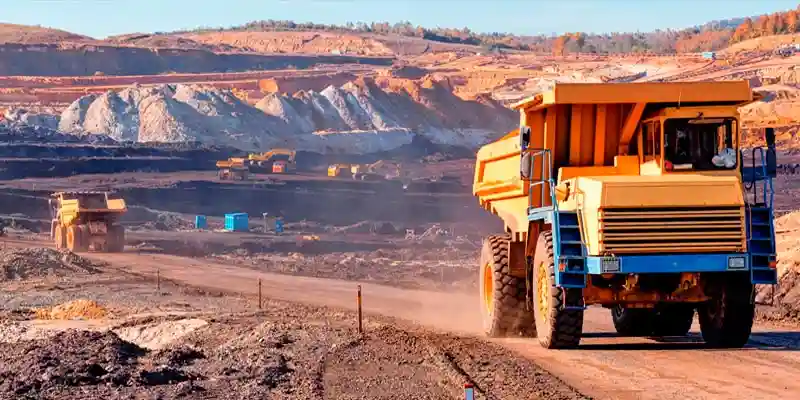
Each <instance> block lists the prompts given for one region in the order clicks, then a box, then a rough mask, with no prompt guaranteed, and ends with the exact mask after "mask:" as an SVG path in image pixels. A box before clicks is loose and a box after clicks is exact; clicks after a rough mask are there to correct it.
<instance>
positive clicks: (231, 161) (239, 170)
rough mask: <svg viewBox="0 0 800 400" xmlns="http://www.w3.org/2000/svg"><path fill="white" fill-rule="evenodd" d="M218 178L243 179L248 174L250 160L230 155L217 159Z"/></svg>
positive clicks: (225, 179)
mask: <svg viewBox="0 0 800 400" xmlns="http://www.w3.org/2000/svg"><path fill="white" fill-rule="evenodd" d="M217 169H218V170H219V171H218V175H219V179H220V180H223V181H235V180H242V181H245V180H247V178H248V177H249V176H250V162H249V160H247V159H246V158H243V157H231V158H228V159H227V160H221V161H217Z"/></svg>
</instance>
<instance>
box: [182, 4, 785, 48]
mask: <svg viewBox="0 0 800 400" xmlns="http://www.w3.org/2000/svg"><path fill="white" fill-rule="evenodd" d="M799 16H800V6H798V8H797V9H796V10H789V11H786V12H777V13H773V14H770V15H762V16H759V17H756V18H733V19H726V20H718V21H711V22H709V23H706V24H704V25H701V26H695V27H691V28H687V29H678V30H673V29H667V30H656V31H653V32H613V33H606V34H587V33H584V32H574V33H566V34H563V35H560V36H555V37H554V36H548V35H535V36H523V35H514V34H511V33H504V32H491V33H478V32H473V31H471V30H470V29H469V28H466V27H465V28H425V27H422V26H419V25H413V24H412V23H410V22H408V21H404V22H398V23H395V24H390V23H388V22H372V23H369V24H368V23H364V22H348V23H347V24H345V25H328V24H316V23H312V22H304V23H297V22H294V21H286V20H271V19H269V20H261V21H253V22H249V23H246V24H244V25H238V26H232V27H229V28H206V27H203V28H198V29H195V30H192V31H180V32H173V33H187V32H192V33H204V32H224V31H258V32H263V31H323V32H355V33H372V34H377V35H400V36H405V37H416V38H421V39H428V40H433V41H437V42H445V43H457V44H468V45H477V46H483V47H485V48H486V49H487V50H496V49H509V50H524V51H534V52H539V53H554V54H562V55H563V54H568V53H596V54H623V53H667V54H670V53H687V52H700V51H713V50H718V49H722V48H724V47H727V46H728V45H730V44H732V43H736V42H740V41H743V40H747V39H752V38H756V37H761V36H769V35H778V34H789V33H796V32H800V26H798V17H799Z"/></svg>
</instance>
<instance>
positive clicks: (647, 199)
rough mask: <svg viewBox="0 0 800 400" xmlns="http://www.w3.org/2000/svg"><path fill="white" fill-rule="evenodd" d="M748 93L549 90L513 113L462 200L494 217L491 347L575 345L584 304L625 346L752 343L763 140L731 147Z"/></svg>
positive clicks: (597, 87) (762, 260)
mask: <svg viewBox="0 0 800 400" xmlns="http://www.w3.org/2000/svg"><path fill="white" fill-rule="evenodd" d="M756 96H758V95H757V93H753V92H752V91H751V90H750V87H749V84H748V83H747V82H745V81H727V82H691V83H686V82H682V83H611V84H556V85H555V87H554V89H553V90H552V91H549V92H546V93H542V94H539V95H536V96H533V97H531V98H528V99H525V100H523V101H520V102H518V103H516V104H514V105H513V108H514V109H516V110H519V112H520V127H519V129H517V130H515V131H513V132H510V133H508V134H507V135H506V136H504V137H502V138H500V139H499V140H497V141H495V142H493V143H489V144H487V145H485V146H483V147H482V148H481V149H480V150H479V151H478V154H477V163H476V166H475V180H474V185H473V193H474V194H475V195H476V196H477V197H478V199H479V201H480V204H481V206H483V207H484V208H485V209H486V210H488V211H490V212H491V213H493V214H494V215H497V216H498V217H500V218H501V219H502V220H503V223H504V228H505V229H504V230H505V232H503V233H500V234H497V235H492V236H489V237H488V238H486V239H485V240H484V242H483V248H482V251H481V256H480V265H479V268H480V272H479V285H478V286H479V295H480V310H481V314H482V317H483V318H482V319H483V325H484V330H485V332H486V334H488V335H489V336H493V337H496V336H509V335H523V336H536V337H538V341H539V343H540V344H541V345H542V346H543V347H545V348H551V349H553V348H572V347H576V346H577V345H578V344H579V342H580V340H581V334H582V327H583V314H584V310H585V309H586V308H587V307H588V306H592V305H599V306H602V307H605V308H607V309H609V310H610V312H609V313H610V317H611V318H612V320H613V323H614V327H615V328H616V331H617V332H618V334H620V335H624V336H648V337H659V336H683V335H686V334H687V333H688V332H689V329H690V327H691V325H692V320H693V318H694V315H695V313H697V315H698V319H699V322H700V329H701V333H702V337H703V339H704V340H705V342H706V343H707V345H708V346H712V347H741V346H743V345H744V344H745V343H746V342H747V341H748V338H749V336H750V332H751V328H752V324H753V316H754V311H755V301H754V285H756V284H775V283H776V280H777V272H776V269H775V264H776V262H775V260H776V254H775V229H774V226H773V206H772V203H773V193H774V192H773V186H772V179H773V178H774V176H775V166H776V160H775V155H776V153H775V135H774V133H773V132H772V130H771V129H767V130H766V131H765V137H766V143H767V147H766V148H763V147H757V148H751V149H740V148H739V146H740V143H739V138H740V128H741V123H740V119H739V114H738V111H737V109H738V107H741V106H742V105H744V104H747V103H749V102H752V101H754V99H755V98H756Z"/></svg>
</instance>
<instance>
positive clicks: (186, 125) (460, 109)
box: [59, 79, 516, 153]
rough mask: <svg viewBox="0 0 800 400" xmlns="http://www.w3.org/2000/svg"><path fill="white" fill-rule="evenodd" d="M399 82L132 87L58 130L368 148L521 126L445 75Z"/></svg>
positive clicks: (65, 116) (476, 137) (84, 100)
mask: <svg viewBox="0 0 800 400" xmlns="http://www.w3.org/2000/svg"><path fill="white" fill-rule="evenodd" d="M394 83H395V86H390V85H388V83H387V82H381V83H379V82H375V81H374V80H371V79H359V80H356V81H353V82H349V83H347V84H345V85H342V86H338V87H337V86H328V87H327V88H325V89H324V90H322V91H319V92H316V91H301V92H297V93H295V94H294V95H293V96H287V95H281V94H270V95H268V96H267V97H265V98H264V99H262V100H261V101H259V102H258V103H257V104H256V105H255V107H253V106H251V105H249V104H247V103H245V102H243V101H242V100H240V99H239V98H237V97H236V96H234V95H233V94H232V93H231V92H230V91H227V90H222V89H216V88H210V87H200V86H190V85H180V84H179V85H174V86H171V85H161V86H156V87H149V88H142V87H138V86H132V87H130V88H128V89H125V90H123V91H120V92H113V91H110V92H106V93H105V94H102V95H99V96H98V95H87V96H84V97H81V98H80V99H78V100H76V101H75V102H73V103H72V104H71V105H70V106H69V107H68V108H67V109H66V110H65V111H64V112H63V113H62V115H61V119H60V123H59V130H61V131H64V132H70V133H73V134H78V135H83V134H101V135H106V134H107V135H109V136H110V137H112V138H114V139H117V140H120V141H132V142H186V141H199V142H203V143H208V144H217V145H227V146H233V147H238V148H242V149H247V150H263V149H268V148H270V147H273V146H278V145H288V146H293V147H295V148H297V149H300V150H309V151H319V152H326V153H327V152H338V153H369V152H376V151H385V150H390V149H393V148H396V147H399V146H402V145H404V144H408V143H410V142H411V140H412V139H413V137H414V135H422V136H425V137H426V138H428V139H430V140H431V141H433V142H434V143H441V144H448V145H456V146H464V147H470V148H474V147H476V146H478V145H480V144H482V143H484V142H485V141H486V140H487V138H488V137H494V136H497V135H499V134H502V133H504V132H506V131H508V130H510V129H513V127H514V125H515V124H516V114H515V113H514V112H513V111H511V110H509V109H507V108H505V107H503V106H501V105H499V104H497V103H496V102H494V101H492V100H490V99H488V98H479V99H477V100H475V101H465V100H462V99H460V98H458V97H456V96H455V95H453V94H452V91H451V90H450V89H449V87H448V86H447V83H446V82H436V81H433V80H430V79H428V80H425V81H423V82H415V81H405V82H403V84H402V85H399V86H398V85H397V82H396V81H394ZM381 84H383V86H384V87H381V86H380V85H381Z"/></svg>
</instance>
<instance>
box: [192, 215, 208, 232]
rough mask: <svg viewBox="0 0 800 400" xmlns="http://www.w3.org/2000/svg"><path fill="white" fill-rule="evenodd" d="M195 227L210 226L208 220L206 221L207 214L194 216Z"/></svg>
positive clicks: (204, 227)
mask: <svg viewBox="0 0 800 400" xmlns="http://www.w3.org/2000/svg"><path fill="white" fill-rule="evenodd" d="M194 227H195V229H206V228H208V221H206V216H205V215H195V217H194Z"/></svg>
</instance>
